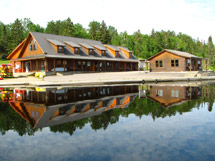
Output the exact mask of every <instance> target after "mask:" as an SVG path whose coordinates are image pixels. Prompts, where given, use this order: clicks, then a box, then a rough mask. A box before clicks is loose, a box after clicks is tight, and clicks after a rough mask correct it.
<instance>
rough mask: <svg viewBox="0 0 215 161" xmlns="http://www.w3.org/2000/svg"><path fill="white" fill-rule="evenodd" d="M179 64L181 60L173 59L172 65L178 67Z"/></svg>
mask: <svg viewBox="0 0 215 161" xmlns="http://www.w3.org/2000/svg"><path fill="white" fill-rule="evenodd" d="M178 66H179V60H171V67H178Z"/></svg>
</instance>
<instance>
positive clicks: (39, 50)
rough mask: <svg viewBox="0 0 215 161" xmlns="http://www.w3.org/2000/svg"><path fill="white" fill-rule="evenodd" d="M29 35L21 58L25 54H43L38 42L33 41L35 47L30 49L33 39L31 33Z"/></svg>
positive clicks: (25, 55)
mask: <svg viewBox="0 0 215 161" xmlns="http://www.w3.org/2000/svg"><path fill="white" fill-rule="evenodd" d="M29 36H30V39H28V40H27V41H26V46H25V48H24V50H23V54H22V55H21V57H22V58H23V57H27V56H33V55H44V52H43V51H42V49H41V47H40V46H39V44H38V43H37V42H36V43H35V44H36V46H37V49H36V50H32V51H30V45H33V44H34V43H33V42H34V41H32V40H33V38H32V36H31V35H29Z"/></svg>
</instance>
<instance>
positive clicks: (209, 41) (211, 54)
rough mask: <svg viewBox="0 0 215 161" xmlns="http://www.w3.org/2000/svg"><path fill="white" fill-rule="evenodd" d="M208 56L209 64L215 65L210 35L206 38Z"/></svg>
mask: <svg viewBox="0 0 215 161" xmlns="http://www.w3.org/2000/svg"><path fill="white" fill-rule="evenodd" d="M207 55H208V58H209V60H210V65H213V66H214V65H215V58H214V57H215V55H214V44H213V40H212V37H211V36H209V38H208V53H207Z"/></svg>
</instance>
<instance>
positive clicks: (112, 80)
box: [0, 71, 215, 87]
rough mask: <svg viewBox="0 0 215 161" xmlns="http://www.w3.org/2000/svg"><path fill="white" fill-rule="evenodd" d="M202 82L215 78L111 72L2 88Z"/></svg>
mask: <svg viewBox="0 0 215 161" xmlns="http://www.w3.org/2000/svg"><path fill="white" fill-rule="evenodd" d="M194 81H195V82H202V81H215V76H201V75H200V76H197V75H196V73H194V72H178V73H174V72H173V73H146V72H143V71H138V72H115V73H114V72H110V73H79V74H71V75H65V76H63V75H61V76H59V75H55V76H46V77H45V78H43V79H38V78H35V77H25V78H12V79H6V80H0V87H11V86H25V87H44V86H83V85H111V84H134V83H141V84H145V83H146V84H148V83H162V82H172V83H174V82H194Z"/></svg>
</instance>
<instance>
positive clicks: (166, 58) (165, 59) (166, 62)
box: [150, 51, 186, 72]
mask: <svg viewBox="0 0 215 161" xmlns="http://www.w3.org/2000/svg"><path fill="white" fill-rule="evenodd" d="M171 60H178V62H179V66H178V67H177V66H174V67H172V66H171ZM156 61H158V63H160V61H162V65H163V66H162V67H160V66H159V67H156ZM150 68H151V71H152V72H163V71H167V72H171V71H177V72H180V71H186V59H185V58H183V57H180V56H177V55H174V54H171V53H169V52H166V51H165V52H163V53H162V54H160V55H158V56H156V57H154V58H152V59H151V60H150Z"/></svg>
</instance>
